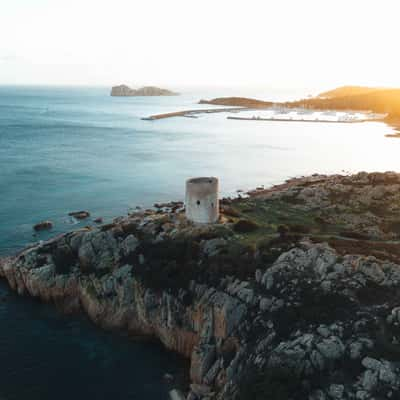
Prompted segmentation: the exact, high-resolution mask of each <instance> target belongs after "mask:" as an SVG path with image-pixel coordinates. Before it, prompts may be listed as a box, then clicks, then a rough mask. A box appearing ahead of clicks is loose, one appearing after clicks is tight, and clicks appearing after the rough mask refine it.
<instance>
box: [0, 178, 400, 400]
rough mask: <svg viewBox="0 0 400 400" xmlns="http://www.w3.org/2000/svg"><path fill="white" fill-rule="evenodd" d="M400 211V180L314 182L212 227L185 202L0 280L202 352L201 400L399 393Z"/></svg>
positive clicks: (59, 242)
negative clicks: (194, 218) (185, 209)
mask: <svg viewBox="0 0 400 400" xmlns="http://www.w3.org/2000/svg"><path fill="white" fill-rule="evenodd" d="M377 204H380V205H381V208H379V207H376V205H377ZM399 208H400V175H397V174H393V173H387V174H365V173H362V174H358V175H355V176H352V177H341V176H333V177H326V176H314V177H311V178H305V179H299V180H293V181H290V182H288V183H286V184H285V185H281V186H278V187H275V188H273V189H269V190H258V191H257V192H255V193H253V194H252V195H251V197H250V198H246V199H236V200H228V199H225V200H223V201H222V211H223V216H222V219H221V222H220V223H219V224H215V225H211V226H194V225H192V224H190V223H188V222H187V221H186V220H185V218H184V215H183V213H182V210H181V208H179V205H177V204H176V203H174V204H173V205H172V206H171V207H169V206H168V205H162V206H160V207H159V209H158V211H145V212H141V213H135V214H133V215H129V216H128V217H123V218H117V219H116V220H115V221H114V222H113V223H112V224H108V225H104V226H102V227H100V228H96V229H84V230H80V231H76V232H71V233H68V234H65V235H61V236H59V237H57V238H54V239H52V240H50V241H48V242H45V243H42V244H38V245H36V246H33V247H31V248H28V249H26V250H24V251H22V252H21V253H20V254H18V255H17V256H15V257H12V258H8V259H3V260H1V261H0V274H1V276H3V277H4V278H5V279H7V281H8V282H9V284H10V286H11V287H12V288H13V289H14V290H17V291H18V293H20V294H29V295H31V296H34V297H38V298H41V299H42V300H44V301H50V302H54V303H55V304H57V305H58V306H59V307H61V308H62V309H63V310H65V311H66V312H72V311H78V310H83V311H84V312H86V313H87V314H88V315H89V317H90V318H91V319H92V320H93V321H94V322H95V323H97V324H99V325H100V326H103V327H104V328H108V329H112V328H118V329H126V330H129V331H130V332H132V333H136V334H141V335H151V336H154V337H157V338H159V339H160V340H161V342H162V343H163V344H164V345H165V346H166V347H167V348H169V349H171V350H174V351H177V352H179V353H180V354H182V355H184V356H186V357H190V359H191V368H190V376H191V380H192V385H191V388H190V391H189V393H188V395H187V398H188V399H191V400H194V399H203V398H204V399H238V398H239V399H261V398H266V396H269V397H268V398H271V399H307V398H309V399H351V398H357V399H368V398H372V397H373V396H377V398H378V397H379V396H380V397H382V398H386V397H387V396H389V397H391V398H396V397H393V396H395V395H396V393H399V390H400V373H399V365H400V364H399V362H400V347H399V346H398V344H397V343H398V341H399V340H400V298H399V293H400V266H399V262H398V261H397V257H398V254H399V253H400V252H399V251H398V250H397V248H398V246H399V239H400V231H399V229H398V222H396V221H399V219H398V217H397V215H398V211H399ZM339 216H340V217H341V219H339ZM243 221H246V223H244V222H243ZM283 222H286V224H285V225H283V224H282V223H283ZM346 224H347V225H346ZM373 227H374V229H373ZM350 228H352V229H354V230H353V231H351V230H350ZM306 231H307V232H306ZM356 234H358V236H357V235H356ZM344 235H347V236H344ZM349 236H353V238H351V237H349ZM354 236H357V237H356V238H354Z"/></svg>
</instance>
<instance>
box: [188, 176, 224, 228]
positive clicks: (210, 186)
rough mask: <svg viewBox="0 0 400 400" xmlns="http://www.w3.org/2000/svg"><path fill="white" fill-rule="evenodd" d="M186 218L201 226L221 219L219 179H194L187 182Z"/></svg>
mask: <svg viewBox="0 0 400 400" xmlns="http://www.w3.org/2000/svg"><path fill="white" fill-rule="evenodd" d="M185 209H186V218H187V219H188V220H190V221H193V222H196V223H200V224H212V223H215V222H217V221H218V218H219V201H218V179H217V178H214V177H202V178H192V179H188V180H187V181H186V200H185Z"/></svg>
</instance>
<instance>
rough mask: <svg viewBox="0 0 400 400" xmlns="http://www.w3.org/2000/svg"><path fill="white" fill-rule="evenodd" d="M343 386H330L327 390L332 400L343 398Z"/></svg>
mask: <svg viewBox="0 0 400 400" xmlns="http://www.w3.org/2000/svg"><path fill="white" fill-rule="evenodd" d="M343 393H344V386H343V385H337V384H331V385H330V386H329V389H328V394H329V396H330V397H331V398H332V399H335V400H340V399H342V398H343Z"/></svg>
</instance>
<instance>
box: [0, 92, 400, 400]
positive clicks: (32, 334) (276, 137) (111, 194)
mask: <svg viewBox="0 0 400 400" xmlns="http://www.w3.org/2000/svg"><path fill="white" fill-rule="evenodd" d="M173 89H175V88H173ZM233 94H237V95H241V96H248V97H255V98H260V99H266V100H270V99H271V100H285V99H290V98H296V97H299V96H300V94H298V93H292V92H287V91H286V92H283V91H272V90H271V91H268V90H266V91H263V92H261V91H257V90H248V91H243V92H241V93H237V92H234V91H224V90H222V89H221V90H218V91H204V92H200V91H190V90H187V91H185V92H184V93H183V94H182V95H181V96H176V97H129V98H127V97H111V96H109V89H108V88H61V87H60V88H54V87H53V88H49V87H18V88H16V87H0V256H2V255H3V256H4V255H7V254H12V253H13V252H16V251H18V250H19V249H21V248H23V247H24V246H25V245H27V244H28V243H31V242H35V241H38V240H43V239H46V238H48V237H49V236H51V235H55V234H58V233H61V232H65V231H68V230H72V229H76V228H78V227H80V226H84V225H88V224H91V223H92V222H91V221H92V219H94V218H96V217H100V216H101V217H103V218H104V221H105V222H107V221H108V220H110V219H112V218H113V217H115V216H118V215H122V214H126V213H127V212H128V211H129V210H131V209H133V208H135V207H136V206H142V207H149V206H151V205H152V204H153V203H155V202H163V201H169V200H182V199H183V197H184V184H185V179H187V178H188V177H194V176H202V175H213V176H217V177H219V178H220V185H221V192H222V194H223V195H232V194H235V192H236V190H237V189H242V190H246V189H251V188H254V187H256V186H260V185H266V186H268V185H272V184H276V183H280V182H282V181H283V180H285V179H287V178H290V177H294V176H300V175H305V174H312V173H317V172H318V173H348V172H356V171H361V170H365V171H386V170H398V171H399V170H400V157H399V154H400V139H393V138H386V137H385V134H388V133H392V129H391V128H390V127H388V126H387V125H385V124H384V123H380V122H365V123H360V124H333V123H329V124H328V123H305V122H277V121H275V122H268V121H238V120H227V119H226V117H227V114H225V113H219V114H207V115H202V116H200V117H199V118H196V119H194V118H193V119H192V118H183V117H179V118H172V119H165V120H159V121H143V120H141V119H140V118H141V117H145V116H148V115H151V114H157V113H162V112H168V111H175V110H182V109H186V108H187V109H193V108H201V107H202V106H199V105H198V104H196V103H197V102H198V100H199V99H200V98H213V97H220V96H225V95H233ZM305 94H306V93H303V95H305ZM203 107H204V106H203ZM205 107H207V106H205ZM208 107H209V106H208ZM77 210H88V211H90V213H91V218H90V219H88V220H85V221H82V222H80V223H78V222H77V221H75V220H73V219H72V218H70V217H68V212H70V211H77ZM47 219H48V220H52V221H53V222H54V228H53V230H52V231H50V232H42V233H40V234H37V235H34V232H33V230H32V225H33V224H35V223H37V222H39V221H42V220H47ZM1 293H3V294H4V293H8V292H7V289H6V288H5V287H4V286H1V287H0V296H1V295H2V294H1ZM0 324H1V326H2V329H1V331H0V349H1V353H0V354H1V355H2V360H3V362H2V364H1V366H0V397H2V396H3V397H4V398H5V399H6V400H7V399H20V398H26V397H28V396H29V397H31V398H33V399H39V398H40V399H42V400H46V399H53V398H55V397H57V398H58V399H64V398H65V399H67V398H77V399H80V398H88V397H89V396H90V397H91V398H96V399H102V398H106V397H107V398H110V397H114V398H118V399H136V398H137V399H139V398H140V399H142V398H146V399H150V400H152V399H160V398H165V394H166V387H165V385H164V384H163V382H162V374H163V373H164V372H167V371H168V370H169V369H173V370H174V369H175V370H178V369H179V368H180V366H181V365H182V364H181V362H180V360H175V359H173V358H171V355H169V354H166V353H165V352H163V351H162V350H161V349H160V348H158V347H155V346H151V345H147V344H146V345H145V344H143V343H136V342H133V341H132V340H129V339H128V338H126V337H119V336H112V335H109V334H106V333H104V332H99V330H98V329H96V328H94V327H93V326H92V325H91V324H90V323H88V322H87V321H86V320H85V319H82V318H80V319H79V318H78V319H76V318H74V317H64V316H61V315H59V314H58V313H57V311H55V310H54V309H53V308H52V307H49V306H45V305H41V304H38V303H35V302H33V301H31V300H30V299H26V298H17V297H15V296H14V295H11V296H7V297H6V300H5V301H4V302H1V303H0ZM172 372H174V371H172ZM115 390H118V393H116V394H115ZM114 394H115V395H114ZM160 396H161V397H160ZM162 396H164V397H162Z"/></svg>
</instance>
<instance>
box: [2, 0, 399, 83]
mask: <svg viewBox="0 0 400 400" xmlns="http://www.w3.org/2000/svg"><path fill="white" fill-rule="evenodd" d="M399 15H400V1H399V0H379V1H371V0H335V1H330V0H274V1H270V0H260V1H258V0H242V1H236V0H196V1H192V0H129V1H128V0H112V1H110V0H0V84H63V85H65V84H66V85H113V84H119V83H128V84H132V85H148V84H154V85H164V86H167V87H176V86H182V85H183V86H185V85H207V86H213V85H218V86H236V85H238V86H247V85H251V86H254V85H260V86H266V87H267V86H270V87H276V88H279V87H282V88H289V87H293V88H305V87H310V88H311V87H312V88H314V87H324V88H329V87H333V86H337V85H344V84H360V85H371V86H372V85H374V86H397V87H400V51H399V47H400V40H399V38H400V27H399V23H398V19H399Z"/></svg>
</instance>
